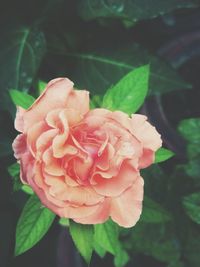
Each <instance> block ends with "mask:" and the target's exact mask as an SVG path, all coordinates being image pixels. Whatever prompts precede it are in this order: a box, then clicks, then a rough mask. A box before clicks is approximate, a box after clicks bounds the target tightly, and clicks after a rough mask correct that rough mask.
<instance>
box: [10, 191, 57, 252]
mask: <svg viewBox="0 0 200 267" xmlns="http://www.w3.org/2000/svg"><path fill="white" fill-rule="evenodd" d="M54 218H55V214H54V213H52V212H51V211H50V210H48V209H47V208H45V207H43V206H42V204H41V202H40V200H39V199H38V198H37V196H36V195H32V196H31V197H30V198H29V200H28V201H27V203H26V205H25V206H24V209H23V211H22V214H21V216H20V218H19V220H18V223H17V229H16V244H15V255H16V256H17V255H20V254H22V253H24V252H25V251H27V250H28V249H30V248H32V247H33V246H34V245H35V244H36V243H38V241H40V239H41V238H42V237H43V236H44V235H45V234H46V232H47V231H48V230H49V228H50V226H51V225H52V223H53V220H54Z"/></svg>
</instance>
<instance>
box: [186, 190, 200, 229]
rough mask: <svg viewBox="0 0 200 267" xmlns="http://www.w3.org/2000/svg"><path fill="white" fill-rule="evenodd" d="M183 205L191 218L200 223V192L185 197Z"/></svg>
mask: <svg viewBox="0 0 200 267" xmlns="http://www.w3.org/2000/svg"><path fill="white" fill-rule="evenodd" d="M183 206H184V209H185V211H186V213H187V215H188V216H189V217H190V218H191V220H193V221H194V222H196V223H198V224H200V192H197V193H193V194H191V195H189V196H186V197H184V198H183Z"/></svg>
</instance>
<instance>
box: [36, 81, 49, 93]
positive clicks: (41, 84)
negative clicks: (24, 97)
mask: <svg viewBox="0 0 200 267" xmlns="http://www.w3.org/2000/svg"><path fill="white" fill-rule="evenodd" d="M46 86H47V83H46V82H44V81H42V80H39V81H38V94H39V95H40V94H41V93H42V92H43V91H44V89H45V88H46Z"/></svg>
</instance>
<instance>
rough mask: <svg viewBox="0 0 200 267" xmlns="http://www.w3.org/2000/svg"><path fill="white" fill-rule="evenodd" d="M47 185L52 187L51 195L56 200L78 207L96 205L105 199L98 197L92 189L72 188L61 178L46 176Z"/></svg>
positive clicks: (83, 187) (84, 187)
mask: <svg viewBox="0 0 200 267" xmlns="http://www.w3.org/2000/svg"><path fill="white" fill-rule="evenodd" d="M45 183H46V184H48V185H49V186H50V189H49V193H50V194H51V195H52V196H54V197H55V198H56V199H59V200H63V201H69V202H70V203H71V204H73V205H76V206H80V205H94V204H97V203H99V202H101V201H102V200H103V198H104V197H103V196H100V195H98V194H97V193H96V192H95V191H94V189H92V188H91V187H86V186H77V187H70V186H68V185H67V184H66V183H65V182H64V181H63V179H61V178H60V177H55V176H50V175H46V176H45Z"/></svg>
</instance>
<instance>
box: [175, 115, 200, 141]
mask: <svg viewBox="0 0 200 267" xmlns="http://www.w3.org/2000/svg"><path fill="white" fill-rule="evenodd" d="M178 130H179V132H180V133H181V135H182V136H183V137H184V138H185V139H186V140H187V141H188V142H190V143H195V144H196V145H197V144H200V118H190V119H185V120H182V121H181V122H180V123H179V126H178Z"/></svg>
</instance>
